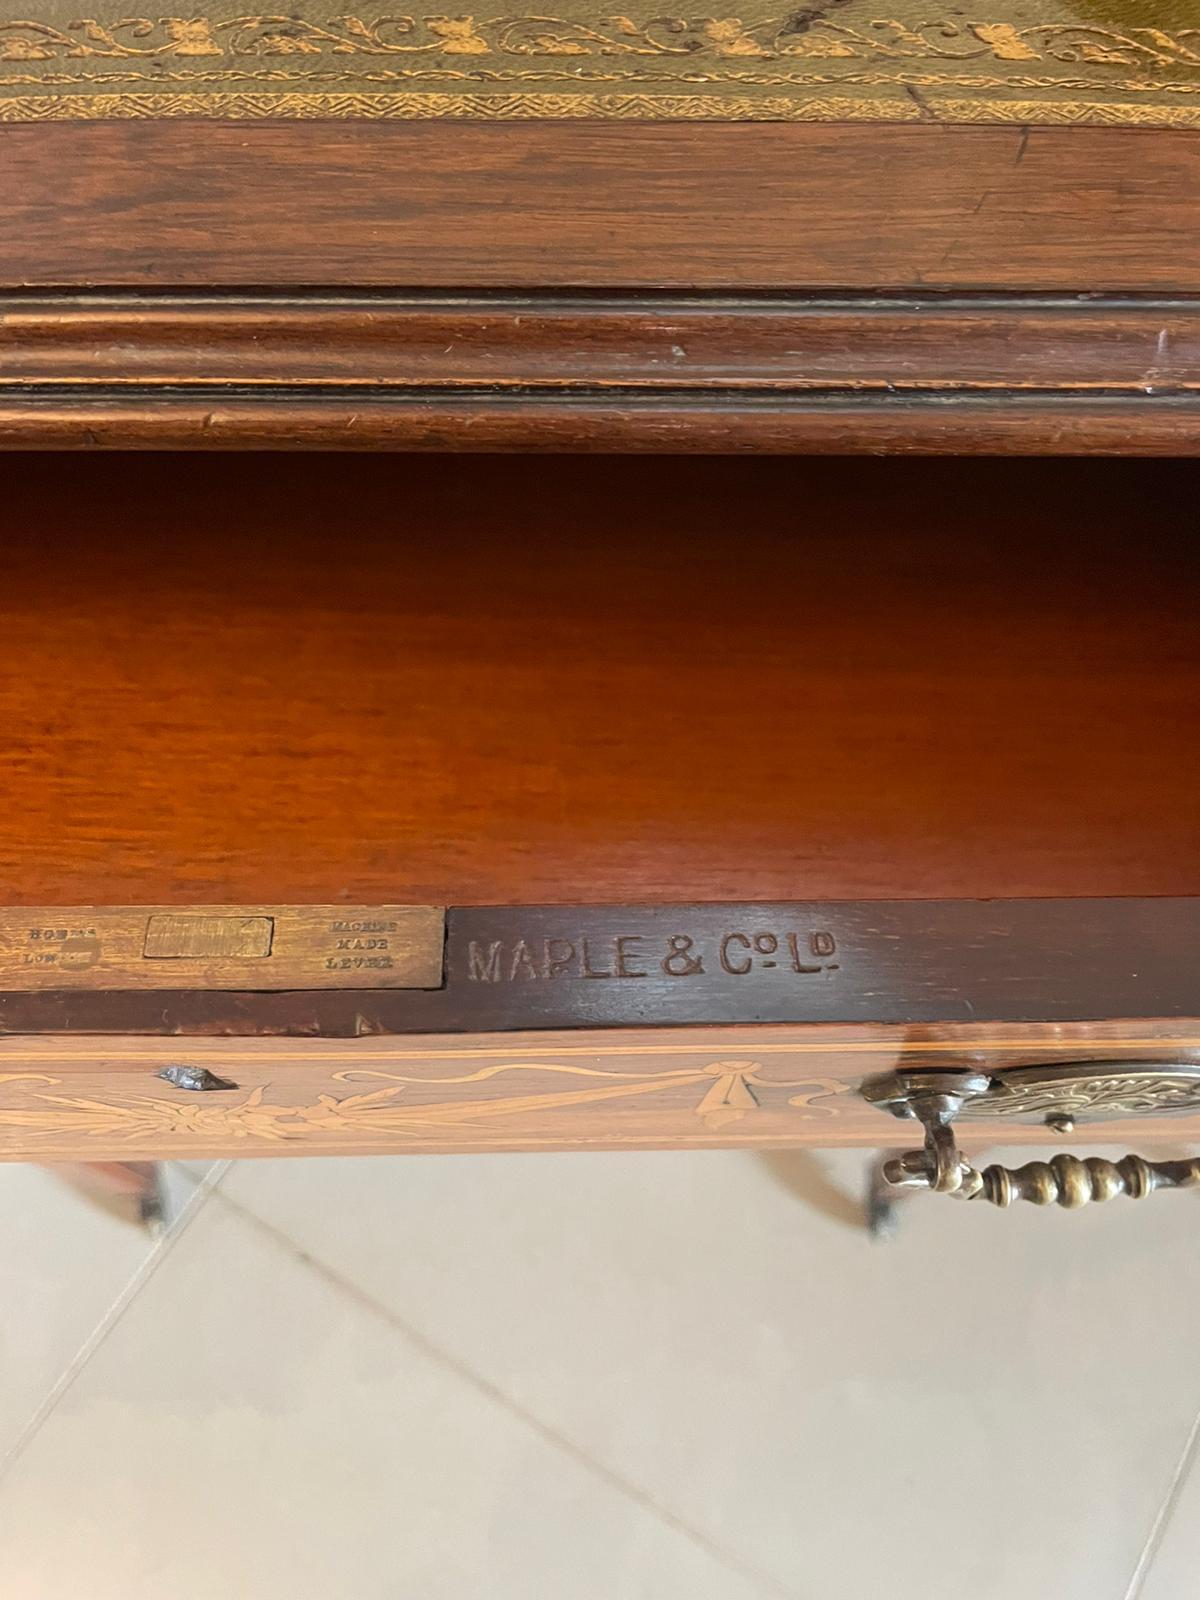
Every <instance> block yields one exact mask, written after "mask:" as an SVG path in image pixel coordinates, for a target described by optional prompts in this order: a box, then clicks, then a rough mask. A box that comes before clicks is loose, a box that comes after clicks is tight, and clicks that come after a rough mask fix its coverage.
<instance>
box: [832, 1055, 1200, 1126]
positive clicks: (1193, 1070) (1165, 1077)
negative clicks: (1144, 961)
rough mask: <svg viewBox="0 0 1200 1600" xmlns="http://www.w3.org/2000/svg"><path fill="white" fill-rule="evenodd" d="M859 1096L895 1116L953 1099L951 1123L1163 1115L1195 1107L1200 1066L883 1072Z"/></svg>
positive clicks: (1093, 1064)
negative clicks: (936, 1098)
mask: <svg viewBox="0 0 1200 1600" xmlns="http://www.w3.org/2000/svg"><path fill="white" fill-rule="evenodd" d="M862 1093H863V1097H864V1099H866V1100H869V1101H870V1102H871V1104H872V1105H877V1106H879V1107H880V1108H881V1109H882V1110H885V1111H891V1112H892V1114H893V1115H894V1116H897V1117H912V1116H915V1115H917V1111H916V1104H918V1103H920V1102H922V1101H926V1100H928V1098H929V1097H930V1096H950V1097H952V1098H953V1100H954V1101H955V1102H956V1108H955V1111H954V1116H955V1118H956V1120H961V1121H966V1120H970V1119H974V1118H979V1117H983V1118H991V1117H1003V1118H1006V1119H1009V1118H1011V1119H1013V1120H1017V1121H1019V1120H1022V1119H1024V1120H1025V1121H1032V1122H1047V1121H1052V1122H1059V1121H1062V1122H1068V1121H1085V1120H1091V1119H1100V1118H1106V1117H1135V1116H1161V1115H1164V1114H1168V1113H1170V1112H1173V1111H1192V1110H1196V1109H1198V1108H1200V1061H1072V1062H1062V1063H1058V1064H1056V1065H1054V1066H1033V1067H1010V1068H1004V1069H1000V1070H998V1071H988V1072H983V1071H977V1070H964V1071H953V1072H937V1071H929V1072H908V1071H899V1072H892V1073H888V1074H887V1075H886V1077H882V1078H874V1079H871V1080H869V1081H868V1082H867V1083H864V1084H863V1087H862Z"/></svg>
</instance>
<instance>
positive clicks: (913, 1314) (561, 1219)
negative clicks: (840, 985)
mask: <svg viewBox="0 0 1200 1600" xmlns="http://www.w3.org/2000/svg"><path fill="white" fill-rule="evenodd" d="M1005 1154H1009V1152H1005ZM1014 1154H1015V1153H1014ZM825 1159H826V1161H827V1162H828V1163H829V1170H832V1171H833V1172H834V1173H835V1174H836V1175H838V1176H840V1177H841V1178H842V1179H843V1180H844V1181H846V1182H848V1183H850V1184H851V1185H854V1184H855V1183H857V1180H858V1177H859V1174H860V1172H861V1170H862V1158H861V1157H860V1156H858V1155H841V1156H839V1157H837V1158H832V1157H830V1158H825ZM812 1174H813V1158H812V1157H808V1158H804V1157H794V1158H788V1159H785V1160H779V1159H777V1160H776V1161H775V1162H774V1163H772V1164H768V1163H767V1162H765V1161H763V1160H761V1159H758V1158H755V1157H752V1156H749V1155H742V1154H736V1153H729V1154H725V1153H720V1154H718V1153H712V1154H699V1155H681V1154H671V1155H619V1154H617V1155H578V1156H546V1155H541V1156H532V1157H520V1156H492V1157H475V1158H469V1157H411V1158H408V1159H404V1158H400V1159H376V1160H359V1161H285V1162H272V1163H263V1162H245V1163H243V1164H241V1165H239V1166H235V1167H234V1168H233V1169H232V1170H231V1171H230V1173H229V1174H228V1176H227V1178H226V1180H225V1187H226V1191H227V1192H228V1194H229V1195H230V1196H231V1197H232V1198H233V1199H235V1200H236V1201H237V1202H238V1203H239V1204H242V1205H244V1206H246V1207H248V1208H250V1209H251V1210H253V1211H255V1212H256V1213H258V1214H259V1215H261V1216H262V1217H264V1218H267V1219H268V1220H269V1221H270V1222H271V1223H272V1224H273V1225H274V1226H276V1227H278V1228H280V1229H283V1230H285V1231H287V1232H288V1233H289V1234H290V1235H291V1236H292V1237H294V1238H295V1239H296V1240H298V1241H299V1242H300V1243H301V1244H302V1246H303V1247H304V1248H305V1249H306V1250H308V1251H311V1252H312V1253H313V1254H314V1256H316V1257H317V1258H318V1259H321V1260H324V1261H328V1262H330V1263H331V1264H333V1265H334V1266H336V1268H337V1269H338V1270H339V1271H341V1272H345V1273H346V1274H348V1275H349V1276H351V1277H352V1278H354V1279H355V1280H356V1281H357V1282H358V1283H360V1284H362V1285H364V1286H365V1287H367V1288H368V1289H369V1290H370V1292H371V1293H372V1294H374V1295H377V1296H379V1297H380V1298H381V1299H383V1300H384V1301H386V1302H387V1303H388V1304H389V1305H390V1306H392V1307H393V1308H394V1309H395V1310H396V1312H397V1314H398V1315H400V1316H402V1317H403V1318H405V1319H406V1320H407V1321H409V1322H411V1323H412V1324H413V1325H414V1326H416V1327H418V1328H419V1329H420V1330H421V1331H422V1332H423V1333H424V1334H425V1335H426V1336H428V1337H429V1338H431V1339H434V1340H437V1341H439V1342H441V1343H444V1344H445V1346H446V1347H448V1348H449V1349H450V1350H452V1351H453V1352H454V1354H455V1355H456V1357H457V1358H459V1359H460V1360H462V1361H463V1362H465V1363H468V1364H469V1365H470V1366H471V1367H472V1368H473V1369H475V1370H476V1371H478V1372H480V1373H482V1374H483V1375H484V1376H485V1377H486V1378H487V1379H488V1381H490V1382H492V1383H494V1384H496V1385H498V1386H499V1387H501V1388H502V1389H503V1390H504V1391H505V1392H506V1393H507V1394H509V1395H510V1396H512V1397H513V1398H514V1399H515V1400H516V1402H517V1403H518V1404H520V1405H521V1406H523V1407H527V1408H528V1409H529V1410H530V1411H531V1412H533V1413H535V1414H536V1415H537V1416H538V1417H540V1418H542V1419H543V1420H544V1421H545V1422H546V1423H547V1424H548V1425H550V1426H552V1427H554V1428H556V1429H560V1430H561V1431H562V1432H563V1433H564V1434H566V1435H568V1436H569V1437H570V1438H571V1439H572V1440H573V1441H575V1442H576V1443H577V1444H578V1445H579V1446H580V1447H581V1448H582V1449H585V1450H587V1451H590V1452H592V1453H594V1455H595V1456H596V1457H598V1458H599V1459H600V1460H601V1461H603V1462H604V1463H605V1464H606V1465H608V1466H609V1467H610V1468H611V1469H612V1470H613V1471H614V1472H616V1473H619V1474H621V1475H622V1476H623V1477H624V1478H627V1479H629V1480H630V1481H632V1482H635V1483H637V1484H639V1485H641V1486H642V1487H643V1488H644V1489H645V1491H646V1492H647V1493H648V1494H650V1495H652V1496H653V1497H654V1499H655V1500H656V1501H657V1502H658V1503H660V1504H664V1505H666V1506H668V1507H669V1508H670V1509H671V1510H672V1511H673V1512H674V1513H675V1514H676V1515H678V1516H679V1517H680V1518H682V1519H684V1520H685V1521H686V1522H687V1523H689V1524H691V1525H693V1526H696V1527H699V1528H703V1529H705V1530H707V1531H708V1533H709V1534H710V1535H711V1536H712V1538H713V1539H714V1540H715V1541H717V1542H718V1543H719V1544H721V1545H722V1546H724V1547H726V1548H729V1549H732V1550H734V1551H736V1552H737V1553H738V1555H739V1556H740V1557H741V1558H742V1559H743V1560H744V1561H745V1562H746V1563H747V1564H749V1565H751V1566H754V1567H756V1568H759V1569H763V1568H765V1569H766V1570H767V1571H769V1572H770V1573H771V1574H772V1575H773V1576H774V1577H775V1579H776V1581H777V1582H778V1583H779V1584H781V1585H782V1586H784V1587H785V1588H787V1589H789V1590H790V1591H791V1592H793V1593H795V1594H796V1595H798V1596H808V1595H814V1596H820V1597H822V1600H824V1597H826V1596H828V1597H830V1600H839V1597H841V1596H847V1597H858V1596H867V1595H876V1594H878V1595H883V1594H886V1595H887V1596H888V1600H927V1596H928V1595H929V1594H930V1593H936V1594H939V1595H951V1594H970V1595H971V1596H972V1600H1010V1597H1011V1596H1012V1595H1013V1594H1015V1593H1028V1594H1036V1595H1039V1596H1041V1595H1053V1596H1054V1597H1055V1600H1123V1596H1124V1594H1125V1589H1126V1585H1127V1583H1128V1580H1129V1576H1130V1574H1131V1573H1132V1571H1133V1570H1134V1567H1135V1565H1136V1562H1137V1559H1138V1554H1139V1551H1140V1550H1141V1548H1142V1544H1143V1541H1144V1540H1145V1538H1146V1535H1147V1533H1148V1531H1149V1529H1150V1527H1151V1526H1152V1524H1153V1521H1154V1517H1155V1514H1156V1511H1157V1509H1158V1507H1159V1505H1160V1503H1161V1501H1162V1498H1163V1496H1164V1495H1165V1493H1166V1492H1167V1489H1168V1486H1169V1483H1170V1479H1171V1473H1172V1470H1173V1468H1174V1466H1175V1463H1176V1461H1177V1459H1178V1456H1179V1452H1180V1450H1181V1448H1182V1446H1183V1442H1184V1440H1185V1438H1186V1436H1187V1433H1188V1429H1189V1427H1190V1424H1191V1422H1192V1418H1193V1416H1194V1415H1195V1412H1196V1409H1197V1407H1198V1406H1200V1370H1197V1369H1196V1366H1195V1362H1194V1355H1193V1352H1194V1336H1193V1326H1194V1323H1195V1319H1196V1316H1197V1313H1198V1312H1200V1278H1198V1277H1197V1274H1196V1272H1195V1256H1196V1249H1195V1235H1196V1228H1197V1225H1198V1224H1200V1212H1198V1211H1197V1197H1195V1196H1191V1195H1158V1196H1154V1197H1153V1198H1151V1199H1148V1200H1147V1201H1145V1202H1144V1203H1143V1204H1141V1205H1138V1204H1134V1203H1132V1202H1129V1201H1113V1202H1111V1203H1109V1204H1108V1205H1107V1206H1095V1207H1093V1208H1091V1209H1090V1210H1089V1211H1086V1212H1080V1213H1074V1214H1068V1213H1064V1212H1060V1211H1057V1210H1051V1211H1049V1212H1046V1211H1041V1210H1038V1209H1036V1208H1033V1207H1028V1206H1026V1207H1023V1208H1020V1209H1014V1210H1013V1211H1011V1212H1007V1213H1000V1212H996V1211H994V1210H992V1209H991V1208H988V1207H984V1206H967V1205H962V1204H960V1203H956V1202H954V1201H951V1200H944V1199H941V1198H939V1197H933V1196H917V1197H914V1198H912V1199H911V1200H910V1201H908V1202H907V1204H906V1207H905V1210H904V1214H903V1221H902V1226H901V1231H900V1234H899V1237H898V1238H897V1239H896V1240H894V1241H893V1242H891V1243H889V1244H884V1245H879V1244H874V1245H873V1244H872V1243H871V1242H870V1241H868V1239H867V1238H865V1237H864V1236H862V1235H861V1234H860V1233H857V1232H855V1231H854V1230H852V1229H851V1228H849V1227H848V1226H846V1225H844V1224H839V1223H838V1222H836V1221H833V1220H830V1219H829V1218H828V1217H826V1216H823V1215H819V1214H817V1213H816V1212H815V1211H814V1210H812V1209H811V1208H810V1207H808V1206H806V1205H805V1204H804V1203H802V1202H801V1201H800V1200H799V1199H798V1198H797V1197H796V1195H795V1194H794V1193H793V1192H792V1190H793V1187H797V1186H798V1187H801V1188H804V1187H807V1186H809V1185H810V1183H811V1178H812ZM847 1209H852V1208H850V1207H847ZM1165 1305H1169V1306H1170V1307H1171V1309H1172V1313H1173V1314H1172V1315H1171V1316H1163V1315H1162V1314H1161V1309H1162V1307H1164V1306H1165Z"/></svg>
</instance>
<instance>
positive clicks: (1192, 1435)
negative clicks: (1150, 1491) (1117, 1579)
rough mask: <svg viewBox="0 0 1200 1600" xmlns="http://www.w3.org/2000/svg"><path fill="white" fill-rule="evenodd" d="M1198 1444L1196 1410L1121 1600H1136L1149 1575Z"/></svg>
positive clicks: (1198, 1416) (1199, 1432)
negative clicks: (1160, 1503)
mask: <svg viewBox="0 0 1200 1600" xmlns="http://www.w3.org/2000/svg"><path fill="white" fill-rule="evenodd" d="M1198 1445H1200V1411H1197V1413H1196V1416H1195V1418H1194V1419H1193V1421H1192V1426H1191V1429H1190V1431H1189V1433H1188V1436H1187V1439H1186V1440H1185V1441H1184V1446H1183V1449H1182V1451H1180V1455H1179V1460H1178V1461H1177V1462H1176V1463H1175V1471H1174V1472H1173V1473H1172V1475H1171V1481H1170V1483H1169V1484H1168V1485H1167V1492H1166V1494H1165V1495H1164V1496H1163V1501H1162V1505H1160V1506H1159V1508H1158V1513H1157V1515H1156V1516H1155V1518H1154V1521H1153V1522H1152V1523H1151V1524H1150V1532H1149V1533H1148V1534H1147V1535H1146V1542H1145V1544H1144V1545H1143V1546H1142V1551H1141V1554H1140V1555H1139V1556H1138V1560H1137V1566H1135V1567H1134V1569H1133V1576H1132V1577H1131V1578H1130V1580H1129V1587H1128V1588H1127V1589H1126V1590H1125V1593H1124V1594H1123V1595H1122V1597H1121V1600H1139V1597H1140V1595H1141V1594H1142V1591H1143V1589H1144V1588H1145V1585H1146V1579H1147V1578H1148V1577H1149V1575H1150V1568H1151V1566H1152V1565H1153V1564H1154V1558H1155V1556H1156V1555H1157V1554H1158V1552H1159V1549H1160V1548H1161V1546H1162V1542H1163V1535H1164V1534H1165V1533H1166V1531H1167V1524H1168V1523H1169V1522H1170V1520H1171V1518H1172V1517H1173V1516H1174V1514H1175V1511H1176V1509H1177V1507H1178V1505H1179V1497H1180V1495H1181V1494H1182V1493H1183V1486H1184V1484H1185V1483H1186V1482H1187V1480H1188V1476H1189V1474H1190V1473H1191V1471H1192V1468H1193V1467H1194V1466H1195V1464H1196V1452H1197V1446H1198Z"/></svg>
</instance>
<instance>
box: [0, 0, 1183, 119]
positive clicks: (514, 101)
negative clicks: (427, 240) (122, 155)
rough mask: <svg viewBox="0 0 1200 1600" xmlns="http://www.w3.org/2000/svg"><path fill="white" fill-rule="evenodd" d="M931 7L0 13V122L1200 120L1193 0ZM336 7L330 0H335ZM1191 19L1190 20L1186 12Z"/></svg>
mask: <svg viewBox="0 0 1200 1600" xmlns="http://www.w3.org/2000/svg"><path fill="white" fill-rule="evenodd" d="M1116 9H1117V8H1115V7H1103V8H1101V7H1097V6H1092V5H1089V6H1087V7H1086V8H1084V7H1083V5H1082V4H1081V3H1080V4H1077V5H1076V6H1075V7H1073V8H1067V7H1065V6H1063V5H1061V4H1055V3H1053V0H1051V3H1048V4H1044V5H1037V6H1028V5H1027V6H1014V7H1013V8H1012V9H1011V10H1010V11H1009V12H1008V13H1007V14H1006V13H1003V12H1001V13H995V12H983V13H979V14H972V13H969V12H966V13H957V14H955V15H946V16H941V17H939V16H937V14H936V13H935V14H934V17H933V19H932V20H931V19H930V17H929V13H928V12H926V11H924V10H917V9H916V8H915V7H908V6H906V5H904V4H901V5H898V6H896V7H893V8H889V10H888V11H887V12H886V13H884V14H879V13H878V12H877V11H876V10H875V9H874V7H873V5H872V4H871V3H870V0H840V3H839V0H831V3H826V4H825V5H823V6H822V5H819V6H817V7H812V8H806V9H804V10H803V11H795V12H791V13H783V14H781V13H780V12H778V11H767V10H765V11H763V12H762V13H761V14H759V13H757V12H756V11H755V9H754V8H753V7H743V8H741V9H740V11H739V12H738V14H736V15H717V14H713V15H706V16H705V15H702V16H694V15H692V16H689V15H682V14H680V15H671V14H659V15H648V14H638V15H620V14H612V13H608V12H600V11H595V10H592V9H590V8H589V7H588V6H587V5H576V4H565V5H562V6H560V7H557V8H555V10H554V11H553V13H552V14H546V15H533V14H531V15H521V14H510V15H497V14H483V13H462V14H459V15H454V16H452V15H446V14H423V15H418V14H415V13H414V14H411V15H378V14H373V13H361V14H345V13H335V14H327V12H326V10H324V9H321V8H319V7H315V6H312V5H309V6H307V7H304V6H302V7H300V8H299V9H298V10H297V11H296V12H295V13H294V14H292V15H289V16H280V15H254V14H241V13H237V12H233V11H231V12H228V13H226V12H224V11H220V10H216V9H214V10H212V11H210V12H205V13H200V14H192V15H180V16H153V15H148V16H145V17H137V16H128V15H123V14H121V13H119V12H113V13H112V14H111V15H109V16H105V15H103V14H99V15H96V14H93V15H88V16H77V15H74V14H72V13H71V12H70V11H69V10H68V9H67V8H66V7H65V6H64V7H58V6H55V5H52V4H43V6H42V7H41V8H39V9H35V10H31V11H28V12H25V13H22V14H19V15H12V16H8V17H3V18H0V121H4V120H8V121H36V120H54V119H59V118H75V117H90V118H100V117H123V118H146V117H163V116H216V117H230V118H233V117H239V118H261V117H271V116H284V117H317V116H319V117H373V118H381V117H394V118H418V117H447V116H449V117H454V116H458V117H491V118H498V119H513V118H522V117H541V118H545V117H602V118H614V117H616V118H620V117H626V118H631V117H632V118H669V119H694V118H699V119H710V120H723V121H737V120H859V121H861V120H884V121H895V120H899V121H922V120H925V121H930V120H932V121H943V122H1041V123H1077V122H1083V123H1138V124H1149V125H1153V124H1161V125H1169V124H1184V125H1187V124H1192V123H1198V124H1200V0H1175V3H1173V4H1172V3H1171V0H1165V3H1164V5H1163V6H1161V7H1158V8H1156V7H1154V6H1142V7H1131V8H1128V11H1127V16H1128V20H1127V21H1126V22H1124V23H1122V22H1121V20H1120V19H1119V18H1117V19H1115V20H1114V15H1113V13H1115V11H1116ZM333 11H334V8H332V7H330V8H328V12H331V13H332V12H333ZM1193 11H1194V12H1195V13H1196V14H1195V15H1194V16H1193V15H1192V12H1193Z"/></svg>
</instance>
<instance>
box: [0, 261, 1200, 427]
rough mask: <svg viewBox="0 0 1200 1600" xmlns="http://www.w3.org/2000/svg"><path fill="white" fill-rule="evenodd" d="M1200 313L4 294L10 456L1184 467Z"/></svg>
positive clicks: (711, 300)
mask: <svg viewBox="0 0 1200 1600" xmlns="http://www.w3.org/2000/svg"><path fill="white" fill-rule="evenodd" d="M1198 417H1200V300H1198V299H1195V298H1189V297H1184V296H1174V297H1171V298H1169V299H1168V298H1156V299H1150V298H1145V299H1138V298H1134V297H1107V298H1102V297H1097V298H1090V299H1084V298H1081V297H1078V296H1068V295H1057V296H1017V297H997V296H985V295H960V296H953V297H950V296H940V295H904V296H899V295H892V296H887V295H861V296H840V297H839V296H819V295H746V294H741V295H730V294H708V295H686V296H685V295H680V294H673V293H660V294H637V295H634V294H625V295H621V294H607V295H604V294H585V293H580V294H564V293H562V292H550V291H547V292H545V293H542V294H522V295H515V294H504V293H485V292H479V293H474V294H444V293H433V292H431V293H426V294H395V293H366V292H364V293H354V292H349V293H341V294H329V293H324V294H322V293H310V294H303V293H277V294H257V295H247V294H224V295H211V296H196V295H189V294H182V293H172V292H162V293H157V294H146V293H129V294H112V293H109V294H86V293H84V294H66V293H62V294H46V293H31V294H10V295H8V296H4V297H2V298H0V444H3V445H7V446H9V447H28V446H31V445H32V446H38V445H46V446H54V447H64V446H66V447H70V446H73V445H74V446H87V447H95V446H111V447H117V448H119V447H128V446H139V445H148V446H160V445H161V446H194V447H202V448H228V447H236V446H275V447H287V446H295V445H305V446H311V447H317V448H320V447H327V448H347V449H361V448H364V447H372V446H376V447H388V446H393V445H405V446H409V447H413V448H427V449H442V448H461V447H462V446H463V445H477V446H479V445H483V446H491V447H495V448H509V447H513V448H517V447H530V446H532V447H537V446H539V445H540V446H544V447H546V448H577V447H580V446H592V447H596V448H623V447H627V446H629V445H638V444H640V445H644V446H647V447H654V448H660V449H681V448H695V449H705V448H712V447H713V446H714V444H722V443H724V444H737V445H739V446H741V447H749V448H760V449H765V450H772V449H788V450H795V449H805V448H811V449H830V448H835V449H841V450H854V449H876V448H880V447H889V446H891V447H895V448H906V449H911V450H939V449H956V450H971V449H973V448H978V449H985V450H986V449H993V448H1027V449H1031V448H1036V449H1040V450H1049V451H1053V450H1064V451H1075V450H1080V449H1093V450H1098V451H1104V450H1128V449H1135V450H1142V451H1145V452H1147V453H1154V452H1157V451H1164V452H1165V451H1171V452H1174V453H1179V452H1185V453H1186V452H1190V451H1191V450H1192V449H1194V448H1196V444H1195V441H1196V439H1197V438H1200V433H1198V430H1197V427H1196V421H1197V418H1198Z"/></svg>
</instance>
